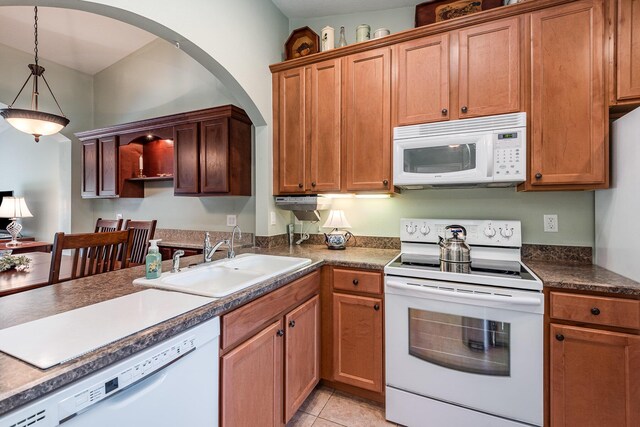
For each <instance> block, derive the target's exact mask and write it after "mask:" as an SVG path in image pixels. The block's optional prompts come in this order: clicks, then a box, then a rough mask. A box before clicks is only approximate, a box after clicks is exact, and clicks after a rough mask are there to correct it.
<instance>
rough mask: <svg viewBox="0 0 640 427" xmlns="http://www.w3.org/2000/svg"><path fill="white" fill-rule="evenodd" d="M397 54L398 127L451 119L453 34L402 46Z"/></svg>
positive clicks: (396, 119) (396, 114) (395, 91)
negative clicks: (450, 41)
mask: <svg viewBox="0 0 640 427" xmlns="http://www.w3.org/2000/svg"><path fill="white" fill-rule="evenodd" d="M396 52H397V54H396V55H394V58H393V61H394V70H395V72H394V77H393V80H394V84H393V90H394V94H393V102H394V116H395V117H394V124H395V125H396V126H405V125H412V124H420V123H427V122H437V121H440V120H448V119H449V34H440V35H436V36H431V37H424V38H421V39H417V40H412V41H409V42H406V43H401V44H399V45H398V46H397V47H396Z"/></svg>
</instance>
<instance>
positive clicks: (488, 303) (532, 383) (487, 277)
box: [385, 219, 544, 427]
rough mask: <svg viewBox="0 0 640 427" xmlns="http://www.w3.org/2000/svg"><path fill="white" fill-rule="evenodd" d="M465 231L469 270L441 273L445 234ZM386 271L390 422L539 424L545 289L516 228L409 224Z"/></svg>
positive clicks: (484, 223) (489, 223) (515, 224)
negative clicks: (450, 229)
mask: <svg viewBox="0 0 640 427" xmlns="http://www.w3.org/2000/svg"><path fill="white" fill-rule="evenodd" d="M452 224H456V225H462V226H463V227H465V228H466V230H467V243H468V244H469V246H470V247H471V261H472V262H471V266H470V268H469V272H468V273H453V272H447V271H443V270H444V268H442V269H441V266H440V261H439V252H440V249H439V246H438V240H439V236H443V237H444V228H445V227H446V226H447V225H452ZM400 235H401V241H402V247H401V249H402V253H401V254H400V255H399V256H398V257H397V258H395V259H394V260H392V261H391V262H390V263H389V264H388V265H387V266H386V267H385V307H386V308H385V327H386V383H387V388H386V417H387V419H388V420H390V421H394V422H397V423H400V424H403V425H406V426H410V427H411V426H427V427H428V426H434V427H435V426H447V427H457V426H460V427H462V426H469V425H474V426H487V427H489V426H490V427H502V426H505V427H506V426H527V425H528V426H541V425H542V423H543V385H542V384H543V353H542V352H543V313H544V297H543V294H542V282H541V280H540V279H539V278H537V277H536V276H535V274H533V272H531V271H530V270H529V269H528V268H527V267H526V266H525V265H524V264H523V263H522V262H521V261H520V251H521V246H522V228H521V224H520V222H519V221H494V220H448V219H435V220H434V219H403V220H401V233H400Z"/></svg>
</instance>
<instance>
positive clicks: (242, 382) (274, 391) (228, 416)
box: [220, 320, 284, 427]
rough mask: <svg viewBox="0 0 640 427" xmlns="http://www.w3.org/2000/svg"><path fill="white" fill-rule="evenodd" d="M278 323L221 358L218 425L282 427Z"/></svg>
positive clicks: (280, 331) (280, 334)
mask: <svg viewBox="0 0 640 427" xmlns="http://www.w3.org/2000/svg"><path fill="white" fill-rule="evenodd" d="M282 331H283V329H282V320H278V321H277V322H274V323H272V324H271V325H269V326H267V327H266V328H264V329H263V330H262V331H260V332H259V333H257V334H256V335H255V336H253V337H252V338H250V339H249V340H247V341H246V342H244V343H242V344H240V345H239V346H238V347H236V348H235V349H234V350H232V351H231V352H230V353H227V354H225V355H224V356H222V361H221V372H222V378H221V384H222V390H223V393H220V396H221V398H220V403H221V425H223V426H234V427H243V426H246V427H250V426H279V425H282V349H283V347H282V344H283V341H284V337H283V335H284V334H283V333H282Z"/></svg>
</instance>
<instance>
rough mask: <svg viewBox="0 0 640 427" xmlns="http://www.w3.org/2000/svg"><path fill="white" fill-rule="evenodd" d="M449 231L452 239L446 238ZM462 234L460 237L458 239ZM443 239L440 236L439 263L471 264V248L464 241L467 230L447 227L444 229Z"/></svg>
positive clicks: (458, 226)
mask: <svg viewBox="0 0 640 427" xmlns="http://www.w3.org/2000/svg"><path fill="white" fill-rule="evenodd" d="M448 231H451V234H453V237H448V238H447V237H446V236H447V232H448ZM460 234H462V237H460ZM444 235H445V238H442V236H440V240H439V241H438V245H439V246H440V261H441V262H444V263H458V264H471V248H470V247H469V245H467V242H466V241H465V240H466V238H467V229H466V228H464V227H463V226H461V225H448V226H446V227H445V229H444Z"/></svg>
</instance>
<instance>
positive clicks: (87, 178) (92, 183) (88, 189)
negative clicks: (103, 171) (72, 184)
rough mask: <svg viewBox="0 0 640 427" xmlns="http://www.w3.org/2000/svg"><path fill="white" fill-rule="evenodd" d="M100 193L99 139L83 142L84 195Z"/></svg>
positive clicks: (92, 195)
mask: <svg viewBox="0 0 640 427" xmlns="http://www.w3.org/2000/svg"><path fill="white" fill-rule="evenodd" d="M97 195H98V140H97V139H91V140H89V141H83V142H82V197H96V196H97Z"/></svg>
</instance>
